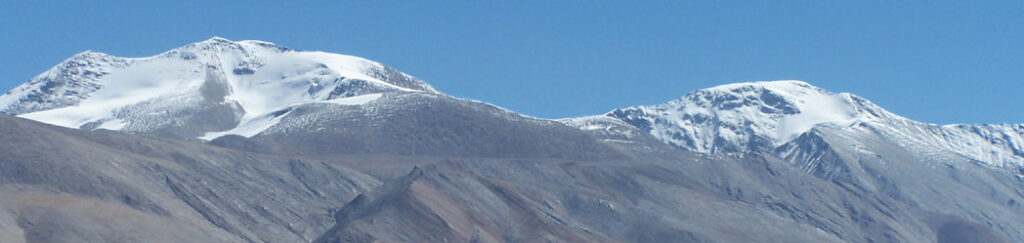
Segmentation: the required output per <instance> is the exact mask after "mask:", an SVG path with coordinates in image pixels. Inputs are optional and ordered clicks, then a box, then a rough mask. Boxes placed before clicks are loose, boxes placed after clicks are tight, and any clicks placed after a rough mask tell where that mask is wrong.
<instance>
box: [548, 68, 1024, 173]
mask: <svg viewBox="0 0 1024 243" xmlns="http://www.w3.org/2000/svg"><path fill="white" fill-rule="evenodd" d="M604 116H606V117H608V118H614V119H618V120H621V121H624V122H626V123H628V124H629V125H631V126H633V127H636V128H637V129H639V130H640V131H644V132H647V133H649V134H651V135H652V136H653V137H654V138H656V139H658V140H660V141H662V142H664V143H667V144H669V145H672V146H675V147H678V148H681V149H685V150H690V151H696V152H702V153H731V152H769V153H775V152H779V151H780V150H777V148H781V147H783V146H785V145H786V144H787V143H790V142H791V141H795V139H798V138H799V137H801V136H802V135H806V134H808V133H813V132H812V131H813V130H814V129H818V128H828V129H826V130H829V131H830V132H831V133H833V134H834V133H839V136H841V137H848V138H851V139H853V138H858V137H862V136H869V137H870V136H877V137H881V138H882V139H884V140H886V141H888V142H891V143H893V144H896V145H897V146H900V147H904V148H906V149H907V150H908V151H912V152H913V153H915V154H916V156H920V157H928V158H931V159H935V160H946V159H948V158H950V157H949V156H953V157H960V158H966V159H968V160H970V161H976V162H978V163H981V164H986V165H990V166H995V167H1002V168H1024V125H1022V124H980V125H936V124H929V123H923V122H918V121H914V120H910V119H907V118H904V117H901V116H899V115H896V114H893V113H891V112H889V111H887V110H885V109H883V108H881V107H879V106H878V105H875V104H874V103H872V102H870V101H868V100H867V99H864V98H861V97H859V96H856V95H853V94H849V93H832V92H829V91H826V90H824V89H821V88H818V87H815V86H813V85H810V84H808V83H807V82H803V81H794V80H785V81H767V82H746V83H735V84H726V85H720V86H716V87H711V88H706V89H700V90H697V91H694V92H691V93H689V94H686V95H685V96H683V97H682V98H679V99H676V100H672V101H669V102H667V103H664V104H659V105H650V106H635V107H628V108H623V109H616V110H613V111H611V112H608V113H606V114H605V115H604ZM605 120H606V119H605ZM605 120H602V119H594V118H593V117H581V118H570V119H562V120H560V121H561V122H562V123H564V124H566V125H569V126H574V127H578V128H580V129H583V130H588V131H589V130H593V129H594V128H595V126H598V125H600V126H599V128H603V127H621V126H619V125H615V124H616V123H614V122H608V121H605ZM605 130H608V129H605ZM614 131H628V129H622V128H619V129H617V130H608V131H605V132H604V134H602V136H605V137H613V136H611V135H609V134H610V133H614ZM815 134H818V133H815ZM865 134H870V135H865ZM612 135H616V136H614V137H625V136H624V135H625V134H612ZM853 140H857V139H853ZM795 142H799V141H795ZM788 148H790V150H791V149H792V148H793V146H788ZM790 150H785V149H783V150H781V151H782V153H792V152H793V151H790ZM787 151H788V152H787ZM802 152H804V153H807V154H814V153H816V152H819V151H802ZM780 156H781V157H784V158H788V157H790V156H788V154H780ZM794 163H800V162H794Z"/></svg>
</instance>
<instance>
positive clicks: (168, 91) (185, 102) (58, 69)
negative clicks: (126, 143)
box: [0, 37, 440, 139]
mask: <svg viewBox="0 0 1024 243" xmlns="http://www.w3.org/2000/svg"><path fill="white" fill-rule="evenodd" d="M386 92H426V93H435V94H440V92H439V91H437V90H436V89H434V88H433V87H431V86H430V85H429V84H427V83H426V82H423V81H421V80H419V79H416V78H415V77H412V76H410V75H407V74H404V73H401V72H399V71H397V70H395V69H393V68H391V67H388V66H385V65H382V64H380V63H377V62H374V61H371V60H367V59H364V58H360V57H355V56H348V55H341V54H334V53H327V52H319V51H299V50H294V49H291V48H287V47H283V46H280V45H277V44H274V43H271V42H266V41H256V40H245V41H231V40H228V39H225V38H221V37H213V38H210V39H208V40H205V41H200V42H196V43H192V44H188V45H185V46H182V47H178V48H174V49H172V50H169V51H167V52H164V53H161V54H158V55H155V56H150V57H141V58H122V57H115V56H111V55H108V54H104V53H100V52H95V51H86V52H82V53H79V54H76V55H74V56H72V57H71V58H69V59H68V60H66V61H64V62H62V63H61V64H59V65H57V66H55V67H53V68H51V69H50V70H48V71H47V72H44V73H42V74H40V75H38V76H36V77H35V78H33V79H32V80H30V81H28V82H26V83H25V84H22V85H20V86H18V87H16V88H14V89H13V90H11V91H10V92H8V93H7V94H5V95H3V96H0V112H3V113H6V114H12V115H19V116H21V117H25V118H29V119H34V120H38V121H42V122H46V123H50V124H54V125H59V126H65V127H72V128H90V129H91V128H105V129H110V130H126V131H139V132H152V131H164V130H168V129H170V130H173V131H168V132H167V133H172V134H175V135H180V136H200V137H203V138H206V139H212V138H215V137H218V136H221V135H226V134H237V135H243V136H252V135H255V134H256V133H258V132H260V131H262V129H265V128H266V127H268V126H270V125H272V124H273V123H274V121H273V119H274V118H276V117H278V116H279V115H280V114H277V113H278V112H281V111H282V110H287V109H288V108H289V107H293V106H296V105H301V104H306V103H315V102H324V101H329V100H332V101H333V100H338V99H346V98H348V97H361V98H360V99H357V100H360V101H365V102H369V99H365V98H366V97H379V95H378V96H373V95H374V94H381V93H386ZM331 103H333V104H347V105H354V104H356V103H359V102H349V101H344V102H340V101H339V102H331ZM274 114H277V115H274ZM197 124H202V125H197Z"/></svg>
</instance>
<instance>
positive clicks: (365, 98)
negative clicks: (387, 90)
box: [320, 94, 383, 105]
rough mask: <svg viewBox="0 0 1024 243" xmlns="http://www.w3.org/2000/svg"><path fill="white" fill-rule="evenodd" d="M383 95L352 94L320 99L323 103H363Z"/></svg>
mask: <svg viewBox="0 0 1024 243" xmlns="http://www.w3.org/2000/svg"><path fill="white" fill-rule="evenodd" d="M381 96H383V94H368V95H359V96H352V97H346V98H340V99H333V100H326V101H320V102H322V103H331V104H339V105H362V104H366V103H369V102H370V101H374V100H377V99H380V97H381Z"/></svg>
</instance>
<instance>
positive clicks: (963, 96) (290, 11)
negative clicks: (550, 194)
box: [0, 1, 1024, 124]
mask: <svg viewBox="0 0 1024 243" xmlns="http://www.w3.org/2000/svg"><path fill="white" fill-rule="evenodd" d="M194 6H202V7H194ZM422 9H443V10H444V11H421V10H422ZM569 9H572V10H573V11H566V10H569ZM1019 9H1024V6H1021V3H1016V2H1006V1H983V2H974V3H963V2H949V1H946V2H903V3H880V2H846V3H837V2H815V3H798V2H785V3H735V2H734V3H725V2H644V3H610V2H598V3H590V4H573V3H569V2H545V3H407V2H388V1H383V2H357V3H337V2H324V1H304V2H297V3H294V4H265V5H263V4H252V5H238V4H230V3H217V2H214V3H206V2H192V3H191V4H177V3H134V2H124V1H101V2H92V3H64V4H52V3H33V2H10V3H7V4H6V5H4V7H3V8H0V13H2V14H0V18H2V19H0V20H3V22H5V23H12V24H9V25H5V26H2V27H0V28H2V29H0V30H2V31H3V32H4V33H9V34H8V35H5V36H4V38H3V40H4V43H5V45H3V46H0V53H2V54H3V56H4V57H5V58H4V59H2V60H0V76H3V77H4V79H3V80H0V90H9V89H10V88H13V87H14V86H15V85H17V84H19V83H22V82H24V81H26V80H28V79H30V78H32V77H33V76H34V75H36V74H38V72H39V71H40V70H44V69H46V68H48V67H50V66H52V65H53V64H54V63H57V62H59V61H61V60H64V59H66V58H67V57H69V56H71V55H73V54H75V53H79V52H82V51H84V50H87V49H93V50H96V51H100V52H104V53H109V54H112V55H116V56H125V57H139V56H149V55H153V54H155V53H158V52H160V51H164V50H167V49H171V48H174V47H177V46H180V45H181V44H183V43H192V42H197V41H201V40H204V39H207V38H209V37H211V36H223V37H226V38H228V39H234V40H244V39H261V40H267V41H272V42H276V43H280V44H283V45H287V46H290V47H293V48H297V49H305V50H323V51H327V52H332V53H344V54H351V55H356V56H362V57H366V58H369V59H373V60H377V61H380V62H383V63H387V64H388V65H390V66H393V67H396V68H398V69H400V70H404V71H406V72H409V73H414V74H416V76H417V77H419V78H421V79H423V80H427V81H430V82H431V83H432V84H433V85H435V86H437V87H438V88H439V89H441V90H444V91H445V92H446V93H449V94H453V95H456V96H459V97H467V98H473V99H478V100H486V101H489V102H492V103H495V104H499V105H502V106H504V107H508V108H510V109H514V110H517V111H520V112H523V113H526V114H530V115H533V116H538V117H545V118H563V117H573V116H581V115H587V114H596V113H602V112H606V111H608V110H610V109H614V108H617V107H624V106H629V105H636V104H648V105H650V104H659V103H662V102H665V101H668V100H671V99H674V98H677V97H680V96H683V95H685V93H686V92H688V91H692V90H697V89H701V88H706V87H712V86H716V85H719V84H726V83H735V82H747V81H758V80H805V81H808V82H811V83H813V84H814V85H816V86H818V87H822V88H825V89H828V90H834V91H846V92H851V93H855V94H858V95H860V96H862V97H865V98H867V99H870V100H872V101H874V102H875V103H877V104H879V105H881V106H884V107H886V108H887V109H889V110H892V111H894V112H895V113H898V114H901V115H903V116H906V117H909V118H912V119H914V120H919V121H924V122H929V123H936V124H950V123H1018V122H1021V121H1024V111H1022V110H1021V109H1020V108H1017V107H1019V106H1006V107H1002V105H1003V104H1014V103H1015V102H1016V95H1017V94H1016V92H1015V91H1016V90H1021V89H1024V87H1022V86H1021V85H1024V84H1022V83H1021V82H1019V77H1021V76H1024V73H1022V72H1024V71H1021V70H1020V69H1019V68H1018V67H1020V66H1024V59H1022V58H1021V57H1022V56H1024V55H1022V53H1024V52H1022V50H1024V46H1022V44H1021V43H1024V42H1020V41H1017V40H1018V39H1019V38H1018V37H1019V36H1020V33H1019V31H1017V29H1015V28H1007V27H1006V26H1012V25H1013V24H1014V23H1020V22H1021V21H1022V17H1021V16H1024V14H1022V13H1020V12H1019ZM339 12H345V14H338V13H339ZM43 16H46V17H45V18H44V17H43ZM267 16H275V17H274V18H267ZM581 89H585V90H587V91H588V92H578V90H581Z"/></svg>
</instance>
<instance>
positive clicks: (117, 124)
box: [96, 119, 125, 131]
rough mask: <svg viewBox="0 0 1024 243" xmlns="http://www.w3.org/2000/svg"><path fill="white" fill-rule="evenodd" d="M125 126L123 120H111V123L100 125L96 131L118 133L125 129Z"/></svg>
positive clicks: (106, 122)
mask: <svg viewBox="0 0 1024 243" xmlns="http://www.w3.org/2000/svg"><path fill="white" fill-rule="evenodd" d="M124 125H125V123H124V121H122V120H121V119H111V120H109V121H105V122H103V124H100V126H98V127H96V129H107V130H112V131H118V130H121V129H122V128H124Z"/></svg>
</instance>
